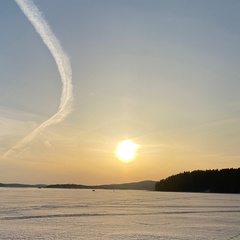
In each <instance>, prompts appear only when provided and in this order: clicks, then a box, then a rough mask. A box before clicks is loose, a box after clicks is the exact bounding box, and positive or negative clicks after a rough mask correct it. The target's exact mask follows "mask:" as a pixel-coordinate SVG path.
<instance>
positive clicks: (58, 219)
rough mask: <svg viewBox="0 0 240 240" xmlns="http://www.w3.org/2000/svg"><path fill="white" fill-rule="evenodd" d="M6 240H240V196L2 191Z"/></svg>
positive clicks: (0, 227)
mask: <svg viewBox="0 0 240 240" xmlns="http://www.w3.org/2000/svg"><path fill="white" fill-rule="evenodd" d="M0 239H1V240H2V239H7V240H10V239H29V240H30V239H31V240H33V239H48V240H51V239H56V240H62V239H66V240H70V239H84V240H86V239H89V240H94V239H104V240H105V239H106V240H108V239H109V240H110V239H111V240H112V239H116V240H118V239H124V240H126V239H141V240H145V239H146V240H153V239H171V240H173V239H178V240H179V239H181V240H186V239H189V240H190V239H191V240H192V239H206V240H211V239H217V240H230V239H235V240H237V239H240V195H233V194H210V193H167V192H148V191H124V190H115V191H113V190H96V191H92V190H71V189H23V188H22V189H17V188H0Z"/></svg>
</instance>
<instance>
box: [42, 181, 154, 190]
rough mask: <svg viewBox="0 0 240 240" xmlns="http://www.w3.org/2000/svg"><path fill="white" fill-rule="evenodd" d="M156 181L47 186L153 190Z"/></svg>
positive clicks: (51, 186) (50, 186) (49, 186)
mask: <svg viewBox="0 0 240 240" xmlns="http://www.w3.org/2000/svg"><path fill="white" fill-rule="evenodd" d="M155 184H156V182H155V181H150V180H148V181H141V182H133V183H123V184H109V185H96V186H87V185H78V184H55V185H48V186H46V188H71V189H122V190H149V191H153V190H154V188H155Z"/></svg>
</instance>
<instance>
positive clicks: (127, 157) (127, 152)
mask: <svg viewBox="0 0 240 240" xmlns="http://www.w3.org/2000/svg"><path fill="white" fill-rule="evenodd" d="M137 149H138V145H137V144H135V143H134V142H132V141H131V140H125V141H122V142H120V143H119V144H118V146H117V151H116V154H117V157H118V158H119V159H120V160H121V161H123V162H130V161H131V160H133V158H134V157H135V156H136V150H137Z"/></svg>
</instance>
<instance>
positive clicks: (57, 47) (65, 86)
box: [2, 0, 73, 158]
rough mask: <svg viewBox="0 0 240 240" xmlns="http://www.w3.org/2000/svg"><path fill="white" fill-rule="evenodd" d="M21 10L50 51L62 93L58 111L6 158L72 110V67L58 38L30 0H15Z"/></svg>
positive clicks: (9, 152) (7, 153)
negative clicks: (59, 78) (60, 82)
mask: <svg viewBox="0 0 240 240" xmlns="http://www.w3.org/2000/svg"><path fill="white" fill-rule="evenodd" d="M15 2H16V3H17V5H18V6H19V7H20V9H21V10H22V12H23V13H24V14H25V16H26V17H27V18H28V20H29V21H30V22H31V24H32V25H33V27H34V28H35V30H36V32H37V33H38V34H39V35H40V37H41V39H42V41H43V42H44V44H45V45H46V46H47V48H48V49H49V51H50V52H51V54H52V56H53V58H54V60H55V62H56V64H57V67H58V71H59V74H60V77H61V80H62V95H61V100H60V105H59V109H58V111H57V112H56V113H55V114H54V115H53V116H52V117H50V118H49V119H47V120H46V121H45V122H43V123H42V124H40V125H39V126H38V127H37V128H36V129H34V130H33V131H32V132H31V133H30V134H29V135H27V136H26V137H24V138H23V139H22V140H21V141H20V142H19V143H18V144H17V145H15V146H14V147H13V148H11V149H10V150H8V151H7V152H6V153H5V154H4V155H3V156H2V158H6V157H7V156H8V155H9V154H11V153H12V152H18V151H19V150H21V149H22V148H23V147H24V146H26V145H27V144H28V143H29V142H31V141H32V140H33V139H34V138H35V137H36V136H37V135H38V134H39V133H40V132H41V131H42V130H43V129H45V128H46V127H48V126H50V125H53V124H56V123H59V122H61V121H62V120H63V119H64V118H65V117H66V116H67V115H68V114H69V113H70V112H71V111H72V110H73V108H72V100H73V86H72V69H71V65H70V61H69V59H68V56H67V54H66V53H65V52H64V50H63V48H62V46H61V44H60V42H59V40H58V39H57V37H56V36H55V35H54V33H53V31H52V30H51V28H50V26H49V25H48V23H47V21H46V20H45V18H44V17H43V15H42V14H41V12H40V11H39V10H38V8H37V7H36V6H35V5H34V3H33V1H32V0H15Z"/></svg>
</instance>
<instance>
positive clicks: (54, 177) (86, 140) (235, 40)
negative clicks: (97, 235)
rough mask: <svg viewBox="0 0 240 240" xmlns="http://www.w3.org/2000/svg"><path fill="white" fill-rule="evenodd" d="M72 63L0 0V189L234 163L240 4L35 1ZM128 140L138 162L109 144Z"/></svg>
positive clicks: (239, 161)
mask: <svg viewBox="0 0 240 240" xmlns="http://www.w3.org/2000/svg"><path fill="white" fill-rule="evenodd" d="M34 4H35V5H36V6H37V7H38V9H39V10H40V11H41V13H42V15H43V16H44V17H45V19H46V21H47V22H48V25H49V26H50V27H51V29H52V31H53V33H54V34H55V36H56V37H57V39H58V41H59V42H60V43H61V46H62V48H63V50H64V52H65V53H66V54H67V55H68V57H69V60H70V63H71V68H72V85H73V107H72V111H71V112H70V113H69V114H66V116H65V117H64V118H63V119H62V120H61V121H59V122H58V123H56V124H52V125H49V126H47V127H45V128H44V129H42V130H41V131H39V132H38V133H37V134H36V135H35V136H34V138H33V139H31V140H30V141H29V142H27V143H26V144H25V145H24V146H20V147H16V146H18V144H19V142H21V141H22V140H23V139H24V138H25V137H26V136H29V134H31V133H32V132H33V131H34V129H36V128H38V127H39V126H40V125H41V124H42V123H44V122H45V121H47V120H48V119H49V118H51V117H52V116H53V115H54V114H56V112H57V111H58V108H59V105H60V99H61V94H62V87H63V85H62V81H61V78H60V75H59V71H58V68H57V65H56V63H55V61H54V58H53V56H52V54H51V53H50V51H49V49H48V48H47V47H46V45H45V44H44V43H43V41H42V39H41V37H40V36H39V35H38V34H37V32H36V31H35V29H34V27H33V26H32V24H31V23H30V21H29V20H28V19H27V17H26V16H25V15H24V13H23V12H22V11H21V9H20V8H19V6H18V5H17V4H16V3H15V1H13V0H11V1H0V29H1V41H0V54H1V55H0V56H1V57H0V182H3V183H13V182H20V183H31V184H34V183H45V184H51V183H77V184H89V185H90V184H105V183H106V184H107V183H123V182H133V181H141V180H147V179H150V180H160V179H162V178H166V177H168V176H170V175H173V174H177V173H179V172H183V171H192V170H197V169H203V170H205V169H221V168H238V167H240V148H239V143H240V124H239V122H240V94H239V92H240V72H239V64H240V15H239V12H240V2H239V1H236V0H224V1H223V0H210V1H209V0H194V1H192V0H172V1H168V0H51V1H48V0H35V1H34ZM127 139H130V140H132V141H133V142H134V143H135V144H137V145H138V149H137V151H136V157H135V158H134V159H133V161H131V162H128V163H125V162H123V161H120V160H119V159H118V158H117V157H116V147H117V145H118V144H119V143H120V142H121V141H123V140H127Z"/></svg>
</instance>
